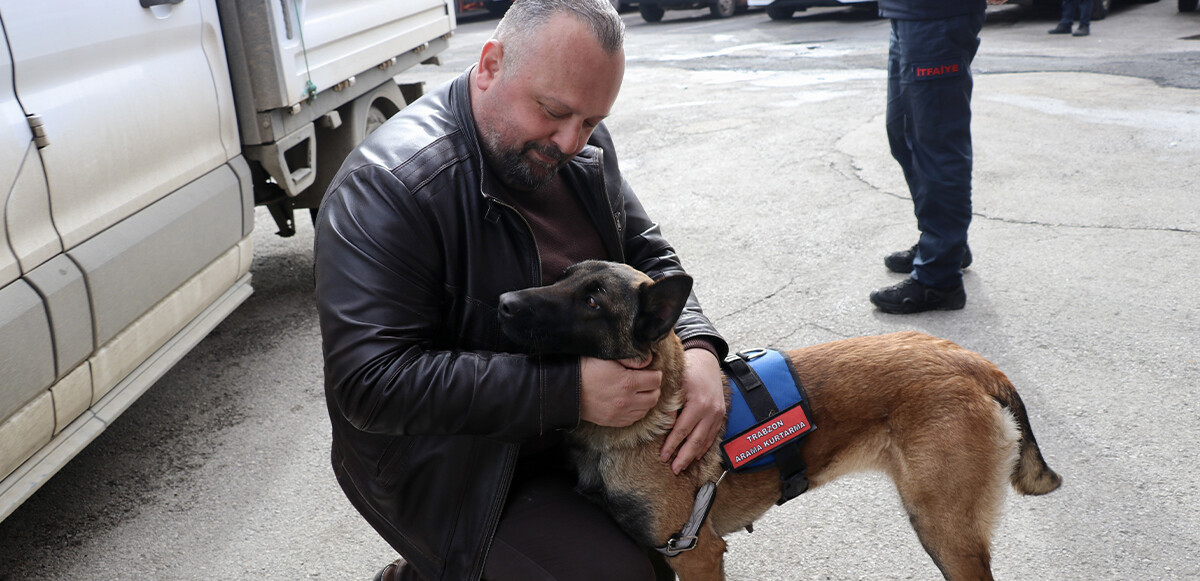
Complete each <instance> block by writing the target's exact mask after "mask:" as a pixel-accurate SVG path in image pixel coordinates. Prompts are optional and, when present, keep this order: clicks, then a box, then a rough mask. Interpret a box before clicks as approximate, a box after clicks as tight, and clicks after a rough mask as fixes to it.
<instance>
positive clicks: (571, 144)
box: [550, 120, 587, 157]
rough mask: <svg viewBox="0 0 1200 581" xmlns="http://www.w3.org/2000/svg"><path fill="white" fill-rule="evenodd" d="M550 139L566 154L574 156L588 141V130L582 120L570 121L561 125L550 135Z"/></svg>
mask: <svg viewBox="0 0 1200 581" xmlns="http://www.w3.org/2000/svg"><path fill="white" fill-rule="evenodd" d="M550 141H553V142H554V145H555V146H557V147H558V150H559V151H561V152H563V153H564V154H566V155H568V156H571V157H573V156H574V155H575V154H577V153H579V151H580V150H582V149H583V146H584V143H585V142H586V141H587V132H586V131H585V130H584V128H583V123H582V122H581V121H574V120H572V121H568V122H566V123H563V124H562V125H560V126H559V127H558V128H557V130H556V131H555V132H554V135H552V136H551V137H550Z"/></svg>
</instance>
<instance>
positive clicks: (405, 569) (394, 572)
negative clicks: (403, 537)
mask: <svg viewBox="0 0 1200 581" xmlns="http://www.w3.org/2000/svg"><path fill="white" fill-rule="evenodd" d="M408 579H418V577H417V576H416V573H415V572H414V571H412V569H411V568H410V567H409V566H408V563H405V562H404V559H396V560H395V561H392V562H391V563H388V565H387V566H386V567H384V568H382V569H380V570H379V572H378V573H376V574H375V581H406V580H408Z"/></svg>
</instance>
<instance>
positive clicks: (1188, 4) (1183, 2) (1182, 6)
mask: <svg viewBox="0 0 1200 581" xmlns="http://www.w3.org/2000/svg"><path fill="white" fill-rule="evenodd" d="M1197 4H1200V0H1179V11H1180V12H1195V11H1196V5H1197Z"/></svg>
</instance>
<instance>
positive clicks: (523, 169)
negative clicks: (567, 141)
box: [481, 131, 571, 191]
mask: <svg viewBox="0 0 1200 581" xmlns="http://www.w3.org/2000/svg"><path fill="white" fill-rule="evenodd" d="M481 133H482V134H483V143H482V145H483V147H482V149H483V157H484V159H486V160H487V162H488V165H490V166H491V167H492V171H495V172H496V173H497V175H498V177H499V178H500V181H502V182H504V184H505V185H507V186H508V187H510V188H514V189H517V190H522V191H533V190H536V189H538V188H541V187H542V186H544V185H546V184H548V183H550V180H552V179H554V174H556V173H558V170H559V169H561V168H562V166H564V165H566V164H567V162H568V161H570V160H571V156H569V155H566V154H564V153H563V152H562V151H559V149H558V148H557V147H555V146H553V145H539V144H538V143H535V142H533V141H529V142H526V143H525V144H524V145H523V146H521V147H520V148H519V149H514V148H508V147H504V145H503V144H501V143H500V141H501V139H500V136H499V134H498V133H496V132H494V131H483V132H481ZM530 151H537V152H538V153H540V154H542V155H544V156H546V157H548V158H550V159H553V160H555V161H554V162H553V163H546V162H544V161H541V160H539V159H535V158H532V157H530V156H529V155H528V153H529V152H530Z"/></svg>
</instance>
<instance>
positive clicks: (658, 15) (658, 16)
mask: <svg viewBox="0 0 1200 581" xmlns="http://www.w3.org/2000/svg"><path fill="white" fill-rule="evenodd" d="M638 12H641V13H642V20H645V21H646V22H658V21H660V20H662V19H663V14H666V11H665V10H663V7H662V6H657V5H655V4H644V3H639V4H638Z"/></svg>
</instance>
